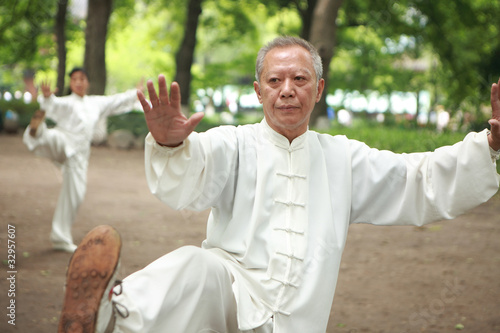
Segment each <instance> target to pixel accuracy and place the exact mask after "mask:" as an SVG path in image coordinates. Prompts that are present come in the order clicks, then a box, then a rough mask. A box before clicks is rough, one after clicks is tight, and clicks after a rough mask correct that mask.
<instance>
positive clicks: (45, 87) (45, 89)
mask: <svg viewBox="0 0 500 333" xmlns="http://www.w3.org/2000/svg"><path fill="white" fill-rule="evenodd" d="M40 88H41V89H42V94H43V97H45V98H49V97H50V95H52V94H54V93H56V92H57V88H56V89H55V90H51V89H50V82H49V81H42V83H41V84H40Z"/></svg>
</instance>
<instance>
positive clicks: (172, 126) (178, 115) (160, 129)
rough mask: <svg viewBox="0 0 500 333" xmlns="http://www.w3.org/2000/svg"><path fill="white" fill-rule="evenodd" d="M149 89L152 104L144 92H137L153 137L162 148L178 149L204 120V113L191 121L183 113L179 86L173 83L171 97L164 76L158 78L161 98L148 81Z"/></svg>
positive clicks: (196, 115)
mask: <svg viewBox="0 0 500 333" xmlns="http://www.w3.org/2000/svg"><path fill="white" fill-rule="evenodd" d="M146 85H147V89H148V93H149V99H150V101H151V104H150V103H149V102H148V101H147V100H146V97H145V96H144V94H143V93H142V91H140V90H139V91H137V97H138V98H139V101H140V102H141V105H142V108H143V110H144V116H145V118H146V124H147V125H148V128H149V131H150V132H151V135H152V136H153V138H154V139H155V140H156V142H157V143H158V144H160V145H162V146H167V147H176V146H179V145H180V144H182V142H183V141H184V140H185V139H186V138H187V137H188V136H189V134H191V132H192V131H193V130H194V129H195V127H196V126H197V125H198V124H199V123H200V121H201V119H202V118H203V115H204V114H203V113H201V112H199V113H195V114H194V115H192V116H191V117H190V118H189V119H188V118H186V116H185V115H184V114H183V113H182V111H181V92H180V89H179V84H178V83H177V82H172V84H171V85H170V97H169V95H168V89H167V83H166V80H165V76H164V75H159V76H158V91H159V95H160V96H159V97H158V95H157V94H156V90H155V88H154V85H153V82H152V81H151V80H148V82H147V84H146Z"/></svg>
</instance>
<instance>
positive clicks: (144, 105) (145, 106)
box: [137, 90, 151, 112]
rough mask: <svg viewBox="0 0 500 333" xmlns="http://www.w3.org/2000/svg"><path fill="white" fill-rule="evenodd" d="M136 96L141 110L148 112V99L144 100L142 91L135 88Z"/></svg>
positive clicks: (149, 108) (149, 107)
mask: <svg viewBox="0 0 500 333" xmlns="http://www.w3.org/2000/svg"><path fill="white" fill-rule="evenodd" d="M137 98H139V102H140V103H141V105H142V110H143V111H144V112H149V110H151V106H150V105H149V103H148V101H147V100H146V96H144V93H143V92H142V91H140V90H137Z"/></svg>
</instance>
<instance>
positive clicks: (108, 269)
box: [57, 226, 121, 333]
mask: <svg viewBox="0 0 500 333" xmlns="http://www.w3.org/2000/svg"><path fill="white" fill-rule="evenodd" d="M120 250H121V239H120V235H119V234H118V232H117V231H116V230H115V229H114V228H113V227H110V226H99V227H96V228H94V229H92V230H91V231H90V232H89V233H88V234H87V235H86V236H85V237H84V238H83V240H82V242H81V243H80V245H79V246H78V248H77V249H76V250H75V252H74V253H73V255H72V257H71V259H70V262H69V266H68V270H67V273H66V286H65V289H66V290H65V295H64V303H63V307H62V312H61V318H60V320H59V327H58V330H57V332H58V333H69V332H78V333H94V331H95V326H96V322H97V312H98V310H99V304H100V302H101V299H102V298H103V294H104V292H105V290H106V288H107V287H108V285H109V284H110V283H114V281H112V278H113V276H114V273H115V271H116V269H117V267H118V262H119V259H120Z"/></svg>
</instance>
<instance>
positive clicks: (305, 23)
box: [299, 0, 318, 40]
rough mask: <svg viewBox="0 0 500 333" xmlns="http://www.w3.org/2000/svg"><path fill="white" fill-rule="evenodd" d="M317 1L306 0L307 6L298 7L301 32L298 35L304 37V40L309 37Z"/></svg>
mask: <svg viewBox="0 0 500 333" xmlns="http://www.w3.org/2000/svg"><path fill="white" fill-rule="evenodd" d="M317 2H318V1H317V0H307V8H305V9H301V8H299V14H300V17H301V19H302V32H301V33H300V37H302V38H304V39H305V40H309V37H310V35H311V25H312V20H313V15H314V7H316V3H317Z"/></svg>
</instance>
